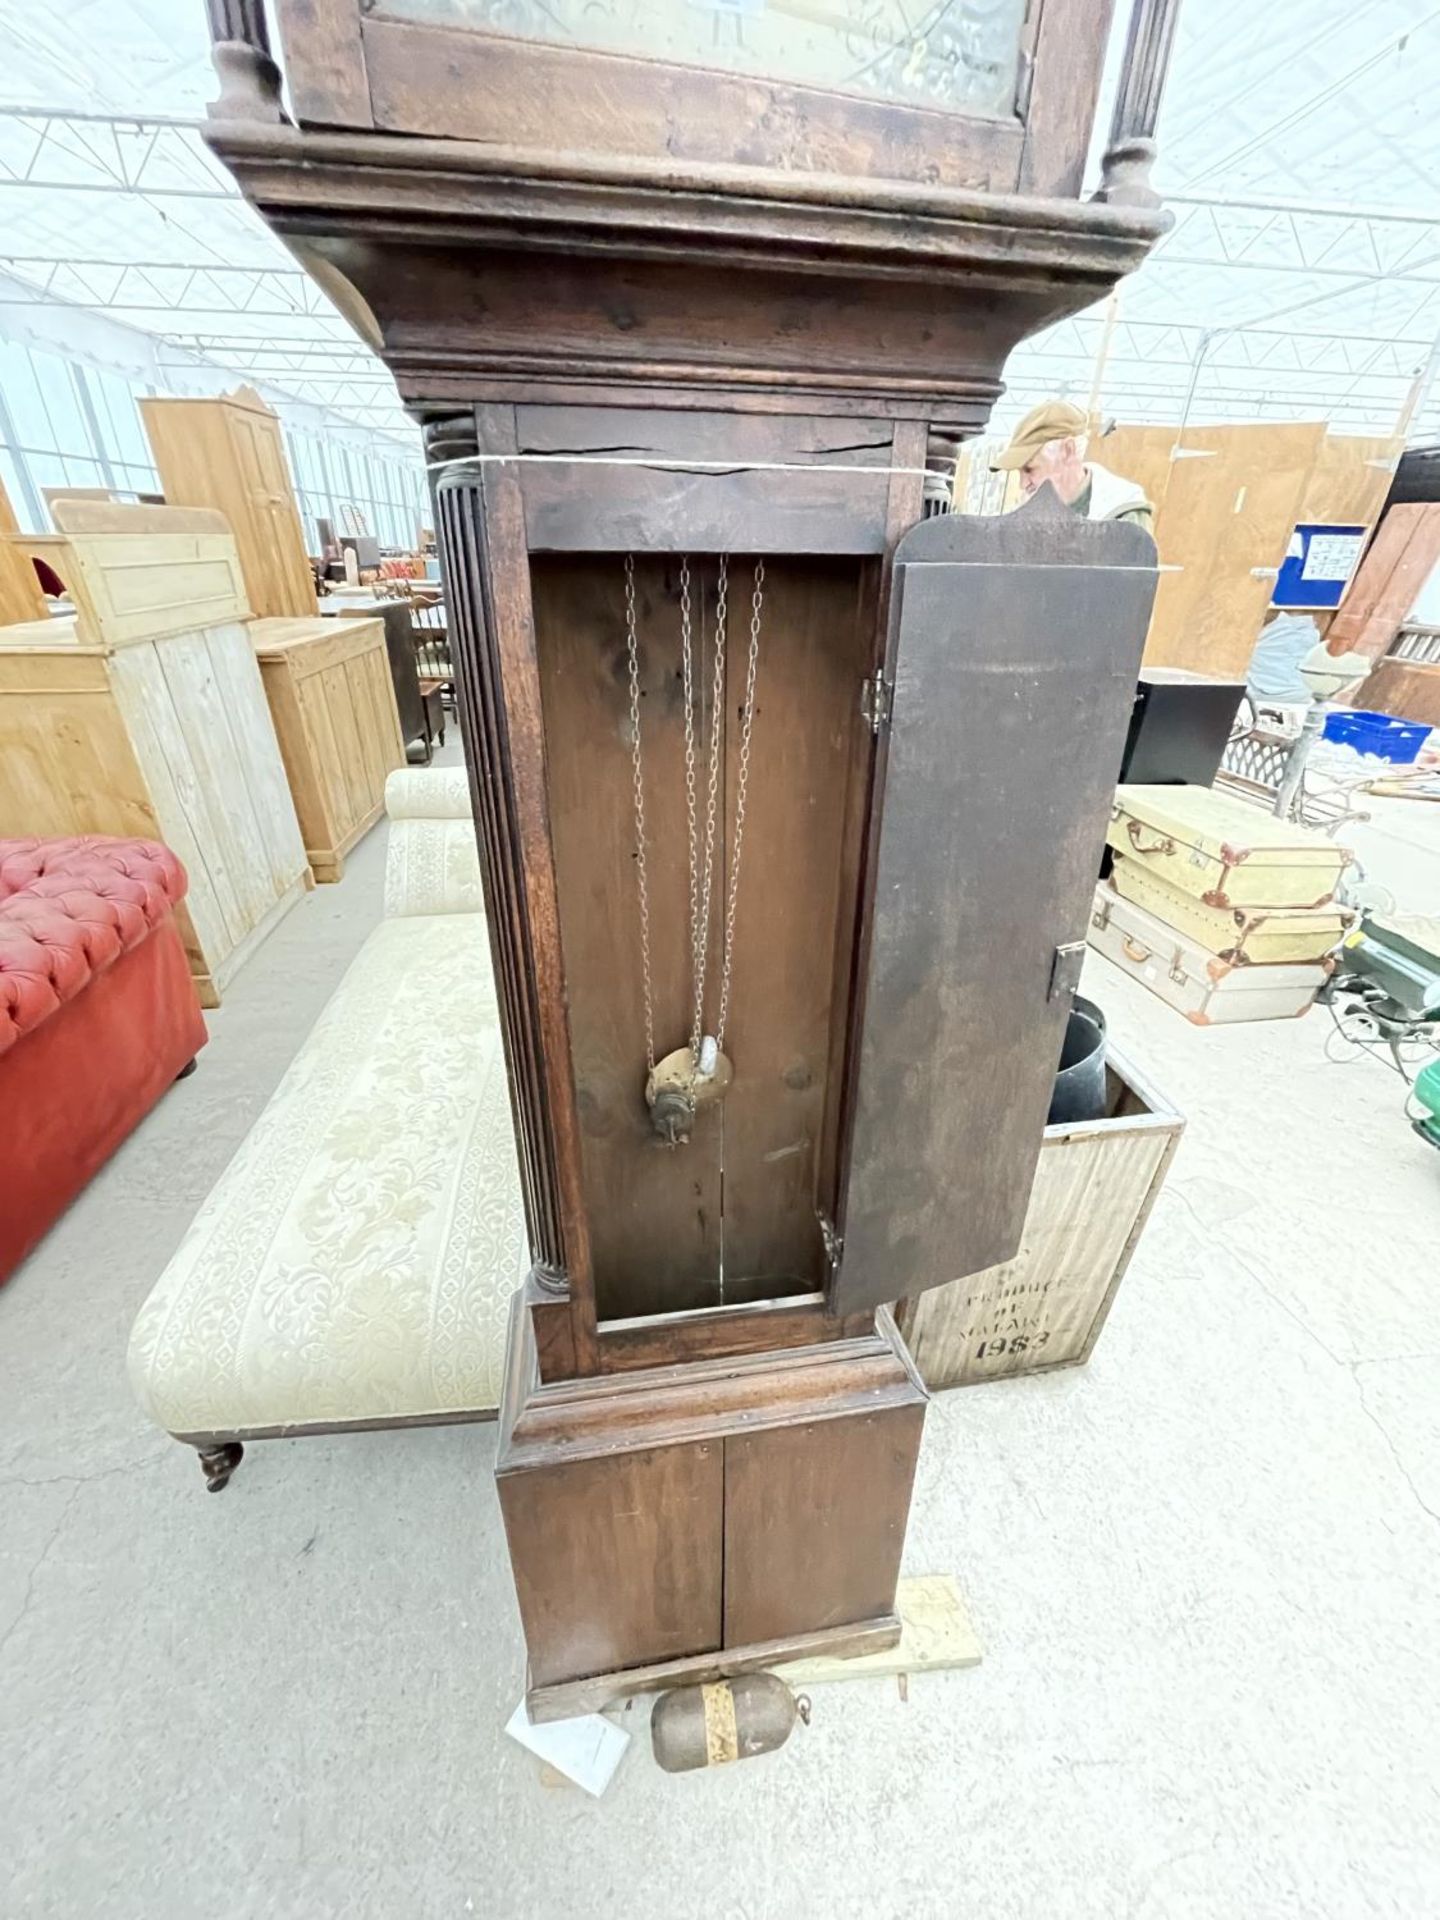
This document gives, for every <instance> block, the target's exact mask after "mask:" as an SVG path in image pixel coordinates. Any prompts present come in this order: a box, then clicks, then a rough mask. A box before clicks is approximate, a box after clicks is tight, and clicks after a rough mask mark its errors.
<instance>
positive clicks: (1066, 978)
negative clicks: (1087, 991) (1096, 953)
mask: <svg viewBox="0 0 1440 1920" xmlns="http://www.w3.org/2000/svg"><path fill="white" fill-rule="evenodd" d="M1084 964H1085V942H1084V941H1083V940H1067V941H1066V942H1065V944H1064V946H1063V947H1056V949H1055V952H1054V955H1053V957H1052V959H1051V961H1050V991H1049V992H1048V993H1047V994H1046V996H1045V997H1046V999H1047V1000H1058V999H1059V998H1060V997H1061V995H1062V994H1063V995H1065V996H1066V997H1068V996H1069V995H1071V994H1073V993H1074V991H1075V989H1076V988H1077V987H1078V986H1079V984H1080V969H1081V968H1082V967H1083V966H1084Z"/></svg>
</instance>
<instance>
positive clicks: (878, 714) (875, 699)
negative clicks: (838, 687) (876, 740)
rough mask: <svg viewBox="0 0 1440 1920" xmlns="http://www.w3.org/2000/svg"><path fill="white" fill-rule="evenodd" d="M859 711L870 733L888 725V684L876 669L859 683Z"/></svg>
mask: <svg viewBox="0 0 1440 1920" xmlns="http://www.w3.org/2000/svg"><path fill="white" fill-rule="evenodd" d="M860 711H861V713H863V714H864V716H865V718H866V719H867V720H868V721H869V722H870V731H871V732H872V733H879V731H880V729H881V727H888V726H889V724H890V683H889V682H888V681H887V680H886V678H885V676H884V674H883V673H881V672H880V670H879V669H878V668H877V669H876V670H875V672H874V673H872V674H869V675H868V676H867V677H866V678H865V679H864V680H862V681H861V682H860Z"/></svg>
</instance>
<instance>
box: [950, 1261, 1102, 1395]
mask: <svg viewBox="0 0 1440 1920" xmlns="http://www.w3.org/2000/svg"><path fill="white" fill-rule="evenodd" d="M1095 1306H1096V1303H1095V1300H1094V1297H1093V1295H1092V1294H1091V1293H1090V1292H1089V1290H1088V1289H1086V1288H1072V1287H1064V1286H1060V1285H1058V1284H1057V1283H1056V1282H1054V1281H1051V1280H1027V1281H1017V1282H1014V1283H1012V1284H1010V1285H1008V1286H1001V1287H998V1288H995V1289H993V1290H991V1291H989V1292H976V1293H973V1294H971V1295H970V1296H969V1297H968V1298H967V1299H966V1302H965V1312H964V1334H963V1340H964V1363H963V1371H964V1377H965V1378H967V1379H971V1380H984V1379H989V1378H991V1377H993V1376H994V1375H996V1374H1000V1373H1024V1372H1026V1371H1027V1370H1029V1369H1030V1368H1032V1367H1046V1366H1050V1365H1052V1364H1056V1363H1063V1362H1065V1361H1067V1360H1072V1359H1074V1358H1075V1356H1076V1354H1077V1353H1078V1352H1079V1350H1080V1348H1081V1347H1082V1346H1083V1345H1084V1343H1085V1337H1086V1335H1087V1333H1088V1332H1089V1329H1090V1323H1091V1321H1092V1320H1093V1319H1094V1317H1095Z"/></svg>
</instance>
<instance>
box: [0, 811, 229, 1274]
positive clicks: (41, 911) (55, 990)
mask: <svg viewBox="0 0 1440 1920" xmlns="http://www.w3.org/2000/svg"><path fill="white" fill-rule="evenodd" d="M184 897H185V870H184V868H183V867H182V866H181V865H180V862H179V861H178V860H177V859H176V858H175V856H174V854H173V853H171V852H170V850H169V848H168V847H162V846H160V845H158V844H157V843H156V842H155V841H153V840H110V839H102V838H100V837H98V836H95V835H87V836H85V837H84V838H81V839H74V840H0V1115H3V1116H4V1124H3V1133H4V1146H3V1156H0V1283H3V1282H4V1281H5V1280H6V1279H8V1277H9V1276H10V1274H11V1273H12V1272H13V1271H14V1270H15V1268H16V1267H17V1266H19V1264H20V1262H21V1261H22V1260H23V1259H24V1258H25V1255H26V1254H27V1253H28V1252H29V1251H30V1249H31V1248H32V1247H33V1246H34V1245H35V1243H36V1241H37V1240H39V1239H40V1237H41V1235H42V1234H44V1233H45V1232H46V1231H47V1229H48V1228H49V1227H50V1226H51V1225H53V1223H54V1222H55V1221H56V1220H57V1219H58V1218H59V1216H60V1215H61V1214H62V1213H63V1212H64V1211H65V1208H66V1207H67V1206H68V1205H69V1204H70V1202H71V1201H72V1200H73V1199H74V1197H75V1195H76V1194H77V1193H79V1191H80V1189H81V1188H82V1187H83V1186H84V1185H85V1183H86V1181H87V1180H89V1179H90V1177H91V1175H92V1174H94V1172H95V1171H96V1169H97V1168H98V1167H100V1166H102V1165H103V1164H104V1162H105V1161H106V1160H107V1159H108V1158H109V1156H110V1155H111V1154H112V1153H113V1152H114V1151H115V1149H116V1147H118V1146H119V1144H120V1142H121V1141H122V1140H123V1139H124V1138H125V1136H126V1134H127V1133H129V1132H130V1130H131V1128H132V1127H134V1126H135V1125H136V1123H137V1122H138V1121H140V1120H141V1119H143V1117H144V1116H145V1115H146V1114H147V1113H148V1112H149V1111H150V1109H151V1107H153V1106H154V1104H155V1102H156V1101H157V1100H158V1099H159V1098H160V1095H161V1094H162V1093H163V1092H164V1091H165V1089H166V1088H167V1087H168V1086H169V1085H170V1084H171V1082H172V1081H174V1080H175V1079H177V1078H178V1077H179V1076H180V1075H181V1074H182V1073H184V1072H185V1071H186V1070H187V1068H188V1067H189V1066H190V1065H191V1064H192V1063H193V1061H194V1059H195V1055H196V1054H197V1053H198V1052H199V1050H200V1048H201V1047H203V1046H204V1044H205V1023H204V1021H203V1020H202V1019H201V1017H200V1003H199V1001H198V1000H197V999H196V997H195V988H194V986H193V984H192V982H191V979H190V967H189V963H188V962H187V960H186V957H185V949H184V947H183V946H182V944H181V941H180V935H179V933H178V932H177V931H176V927H175V917H174V909H175V907H176V906H177V905H178V904H179V902H180V901H181V900H183V899H184Z"/></svg>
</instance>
